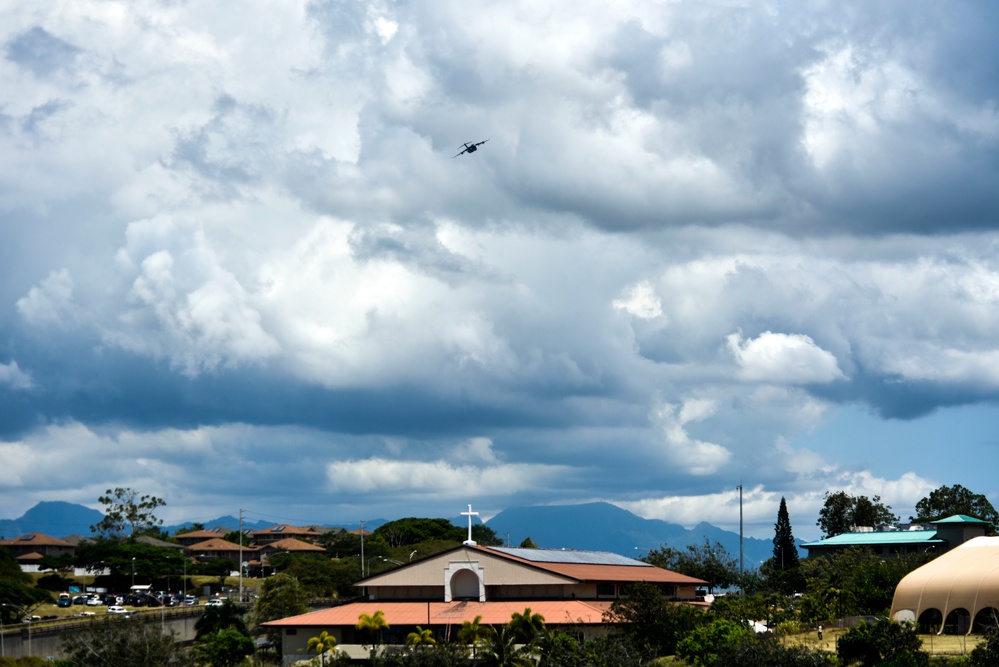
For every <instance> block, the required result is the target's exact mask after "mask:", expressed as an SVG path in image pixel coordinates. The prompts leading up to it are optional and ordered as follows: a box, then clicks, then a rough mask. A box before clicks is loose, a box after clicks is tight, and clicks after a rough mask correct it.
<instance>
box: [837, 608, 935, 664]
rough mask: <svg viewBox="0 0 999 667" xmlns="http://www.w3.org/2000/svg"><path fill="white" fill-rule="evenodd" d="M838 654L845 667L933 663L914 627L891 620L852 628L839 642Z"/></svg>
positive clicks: (862, 624) (861, 624) (862, 623)
mask: <svg viewBox="0 0 999 667" xmlns="http://www.w3.org/2000/svg"><path fill="white" fill-rule="evenodd" d="M836 653H837V655H838V656H839V659H840V662H841V663H842V664H843V665H851V664H855V663H858V662H859V663H860V664H861V665H863V666H864V667H926V666H928V665H929V659H930V656H929V654H928V653H926V652H925V651H923V650H922V642H921V641H920V639H919V637H918V636H917V635H916V628H915V626H914V625H912V624H911V623H904V624H903V623H896V622H895V621H891V620H888V619H882V620H880V621H878V622H876V623H866V622H863V621H862V622H861V623H860V625H858V626H857V627H855V628H851V629H850V630H849V631H848V632H847V633H846V634H845V635H843V636H842V637H840V638H839V640H837V642H836Z"/></svg>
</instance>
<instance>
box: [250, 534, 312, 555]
mask: <svg viewBox="0 0 999 667" xmlns="http://www.w3.org/2000/svg"><path fill="white" fill-rule="evenodd" d="M261 549H265V550H267V551H274V550H276V549H284V550H285V551H320V552H324V551H326V549H323V548H322V547H318V546H316V545H315V544H309V543H308V542H304V541H302V540H296V539H295V538H294V537H286V538H284V539H283V540H278V541H277V542H270V543H269V544H266V545H264V546H263V547H261Z"/></svg>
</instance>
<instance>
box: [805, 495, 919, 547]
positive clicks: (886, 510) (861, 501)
mask: <svg viewBox="0 0 999 667" xmlns="http://www.w3.org/2000/svg"><path fill="white" fill-rule="evenodd" d="M898 519H899V517H898V516H897V515H896V514H895V513H893V512H892V509H891V507H890V506H889V505H885V504H884V503H882V502H881V496H874V498H868V497H867V496H851V495H849V494H848V493H846V492H845V491H836V492H834V493H830V492H828V491H826V495H825V503H823V505H822V509H821V510H819V520H818V521H816V522H815V523H816V525H817V526H818V527H819V528H821V529H822V533H823V534H824V535H825V536H826V537H833V536H835V535H841V534H843V533H848V532H850V530H851V529H852V528H853V527H854V526H877V525H879V524H890V523H896V522H897V521H898Z"/></svg>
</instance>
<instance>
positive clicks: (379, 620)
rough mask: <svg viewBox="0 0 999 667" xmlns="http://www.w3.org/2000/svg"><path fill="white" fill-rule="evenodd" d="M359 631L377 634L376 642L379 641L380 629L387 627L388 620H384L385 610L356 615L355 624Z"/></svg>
mask: <svg viewBox="0 0 999 667" xmlns="http://www.w3.org/2000/svg"><path fill="white" fill-rule="evenodd" d="M355 627H356V628H357V629H358V630H360V631H361V632H367V633H370V634H371V635H372V636H377V638H378V641H377V642H376V643H379V644H380V643H381V641H382V631H383V630H386V629H387V628H388V627H389V624H388V621H386V620H385V612H383V611H382V610H381V609H379V610H377V611H375V613H373V614H361V615H360V616H358V617H357V625H356V626H355Z"/></svg>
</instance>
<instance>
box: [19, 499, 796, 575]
mask: <svg viewBox="0 0 999 667" xmlns="http://www.w3.org/2000/svg"><path fill="white" fill-rule="evenodd" d="M102 518H103V514H101V512H99V511H97V510H95V509H91V508H89V507H85V506H84V505H76V504H73V503H66V502H41V503H38V504H37V505H35V506H34V507H32V508H31V509H29V510H28V511H27V512H25V513H24V515H23V516H22V517H20V518H18V519H0V537H2V538H4V539H9V538H13V537H17V536H18V535H24V534H25V533H31V532H38V533H45V534H46V535H51V536H53V537H66V536H69V535H74V534H75V535H89V534H90V532H91V531H90V526H92V525H94V524H96V523H98V522H99V521H100V520H101V519H102ZM451 521H452V522H453V523H454V524H455V525H458V526H467V525H468V521H467V519H466V518H465V517H461V516H458V517H454V518H452V519H451ZM384 523H387V520H386V519H375V520H370V521H365V522H364V525H365V528H366V529H368V530H374V529H375V528H377V527H378V526H380V525H382V524H384ZM204 525H205V527H206V528H211V527H215V526H224V527H226V528H229V529H230V530H237V529H238V528H239V519H238V518H236V517H233V516H228V515H227V516H222V517H219V518H217V519H214V520H212V521H206V522H204ZM272 525H273V524H272V523H266V522H262V521H258V522H249V521H245V520H244V521H243V528H244V529H246V530H261V529H264V528H269V527H270V526H272ZM327 525H330V526H336V527H340V528H345V529H347V530H353V529H356V528H358V527H359V526H358V523H357V522H354V523H339V524H327ZM486 525H488V526H489V527H490V528H492V529H493V530H494V531H496V534H497V536H499V537H500V538H501V539H502V540H503V541H504V543H506V544H508V545H510V546H519V545H520V543H521V542H523V541H524V540H525V539H527V538H531V541H532V542H534V543H535V544H536V545H537V546H538V547H540V548H542V549H574V550H585V551H610V552H612V553H616V554H621V555H624V556H628V557H630V558H639V557H641V556H644V555H646V554H647V553H648V552H649V551H650V550H652V549H658V548H661V547H672V548H674V549H685V548H686V547H687V546H691V545H702V544H704V542H705V541H708V542H710V543H711V544H712V545H713V544H715V543H716V542H718V543H720V544H721V545H722V546H723V547H724V548H725V550H726V551H728V553H729V554H730V555H731V556H732V557H734V558H738V557H739V543H740V539H739V534H738V533H734V532H732V531H728V530H723V529H721V528H718V527H717V526H713V525H711V524H710V523H706V522H702V523H699V524H697V525H696V526H694V527H693V528H684V527H683V526H681V525H679V524H675V523H669V522H667V521H662V520H659V519H643V518H641V517H639V516H636V515H635V514H632V513H631V512H629V511H627V510H624V509H621V508H620V507H617V506H616V505H612V504H610V503H604V502H596V503H585V504H581V505H554V506H531V507H512V508H508V509H505V510H503V511H501V512H500V513H499V514H497V515H496V516H494V517H492V518H491V519H489V521H488V522H487V524H486ZM189 526H190V523H182V524H176V525H171V526H163V529H164V530H166V531H167V532H169V533H174V532H176V531H177V530H178V529H180V528H185V527H189ZM800 542H801V541H800V540H799V544H800ZM742 553H743V559H744V560H743V563H744V566H745V568H746V569H755V568H756V567H758V566H759V565H760V563H762V562H763V561H764V560H766V559H767V558H770V557H771V556H772V555H773V543H772V541H771V540H764V539H759V538H753V537H745V538H744V539H743V540H742Z"/></svg>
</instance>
